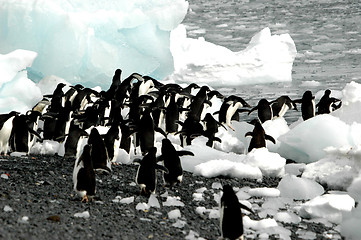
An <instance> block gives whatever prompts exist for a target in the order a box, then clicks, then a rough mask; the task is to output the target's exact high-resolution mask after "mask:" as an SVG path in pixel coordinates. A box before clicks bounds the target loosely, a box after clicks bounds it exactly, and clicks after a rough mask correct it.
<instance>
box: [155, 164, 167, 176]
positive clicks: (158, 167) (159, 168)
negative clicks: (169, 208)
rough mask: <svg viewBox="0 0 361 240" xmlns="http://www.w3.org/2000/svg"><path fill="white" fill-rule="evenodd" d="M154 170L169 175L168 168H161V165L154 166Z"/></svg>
mask: <svg viewBox="0 0 361 240" xmlns="http://www.w3.org/2000/svg"><path fill="white" fill-rule="evenodd" d="M155 168H156V169H158V170H161V171H163V172H165V173H167V174H168V173H169V170H168V168H166V167H164V166H162V165H159V164H156V165H155Z"/></svg>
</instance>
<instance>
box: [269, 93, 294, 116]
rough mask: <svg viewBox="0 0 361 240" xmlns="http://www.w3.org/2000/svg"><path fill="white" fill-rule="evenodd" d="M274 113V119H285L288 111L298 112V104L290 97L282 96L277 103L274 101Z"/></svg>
mask: <svg viewBox="0 0 361 240" xmlns="http://www.w3.org/2000/svg"><path fill="white" fill-rule="evenodd" d="M271 106H272V112H273V118H275V117H283V116H284V115H285V113H286V112H287V110H288V109H295V110H296V111H298V110H297V106H296V103H295V102H294V101H292V100H291V98H290V97H289V96H281V97H279V98H277V99H276V100H275V101H272V105H271Z"/></svg>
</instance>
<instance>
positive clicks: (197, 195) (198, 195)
mask: <svg viewBox="0 0 361 240" xmlns="http://www.w3.org/2000/svg"><path fill="white" fill-rule="evenodd" d="M192 196H193V201H196V202H199V201H204V198H203V194H202V193H193V195H192Z"/></svg>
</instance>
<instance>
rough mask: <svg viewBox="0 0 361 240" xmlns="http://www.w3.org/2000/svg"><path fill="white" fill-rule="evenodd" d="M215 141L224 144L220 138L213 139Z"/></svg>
mask: <svg viewBox="0 0 361 240" xmlns="http://www.w3.org/2000/svg"><path fill="white" fill-rule="evenodd" d="M213 141H217V142H219V143H221V142H222V140H221V139H220V138H219V137H214V138H213Z"/></svg>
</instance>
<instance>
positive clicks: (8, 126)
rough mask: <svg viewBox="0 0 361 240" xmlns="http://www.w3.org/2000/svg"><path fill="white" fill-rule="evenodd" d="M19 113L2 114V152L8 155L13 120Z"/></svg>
mask: <svg viewBox="0 0 361 240" xmlns="http://www.w3.org/2000/svg"><path fill="white" fill-rule="evenodd" d="M18 114H19V113H17V112H14V111H13V112H10V113H7V114H0V154H4V155H7V153H8V148H9V139H10V135H11V131H12V128H13V120H14V118H15V116H17V115H18Z"/></svg>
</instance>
